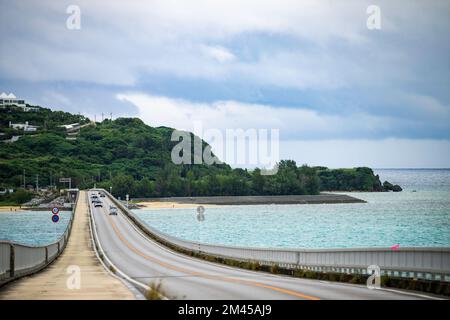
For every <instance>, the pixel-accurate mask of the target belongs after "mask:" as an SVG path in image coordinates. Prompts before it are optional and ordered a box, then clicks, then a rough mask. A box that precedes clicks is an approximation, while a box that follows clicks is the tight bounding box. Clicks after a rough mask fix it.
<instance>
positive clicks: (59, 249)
mask: <svg viewBox="0 0 450 320" xmlns="http://www.w3.org/2000/svg"><path fill="white" fill-rule="evenodd" d="M60 251H61V248H60V245H59V241H58V254H59V253H60Z"/></svg>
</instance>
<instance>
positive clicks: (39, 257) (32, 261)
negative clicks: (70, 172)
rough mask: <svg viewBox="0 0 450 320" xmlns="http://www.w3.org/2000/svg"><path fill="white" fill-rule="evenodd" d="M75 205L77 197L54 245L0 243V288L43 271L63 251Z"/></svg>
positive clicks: (70, 228)
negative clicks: (68, 218)
mask: <svg viewBox="0 0 450 320" xmlns="http://www.w3.org/2000/svg"><path fill="white" fill-rule="evenodd" d="M77 203H78V195H77V198H76V199H75V205H74V207H73V209H72V215H71V217H70V221H69V224H68V225H67V228H66V230H65V231H64V233H63V235H62V236H61V237H60V238H59V239H58V240H57V241H55V242H54V243H51V244H49V245H46V246H31V245H25V244H20V243H15V242H12V241H0V287H1V286H2V285H4V284H6V283H8V282H10V281H12V280H15V279H18V278H20V277H23V276H26V275H30V274H33V273H36V272H38V271H40V270H42V269H44V268H45V267H47V266H48V265H49V264H50V263H52V262H53V261H54V260H55V259H56V258H57V257H58V256H59V255H60V254H61V253H62V252H63V251H64V248H65V247H66V245H67V242H68V240H69V236H70V232H71V230H72V223H73V216H74V212H75V210H76V207H77Z"/></svg>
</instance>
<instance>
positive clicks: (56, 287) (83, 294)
mask: <svg viewBox="0 0 450 320" xmlns="http://www.w3.org/2000/svg"><path fill="white" fill-rule="evenodd" d="M87 205H88V204H87V193H86V192H85V191H81V192H80V195H79V199H78V204H77V208H76V211H75V215H74V221H73V226H72V232H71V235H70V238H69V242H68V243H67V247H66V249H65V250H64V252H63V253H62V254H61V256H60V257H59V258H58V259H57V260H56V261H55V262H53V263H52V264H51V265H50V266H48V267H47V268H46V269H44V270H43V271H41V272H39V273H37V274H35V275H31V276H28V277H25V278H22V279H19V280H17V281H14V282H12V283H10V284H8V285H6V286H5V287H4V288H2V289H0V300H2V299H3V300H6V299H34V300H36V299H38V300H66V299H74V300H90V299H100V300H111V299H120V300H124V299H126V300H131V299H135V295H134V294H133V293H132V292H131V291H130V289H128V288H127V286H126V285H125V284H124V283H123V282H122V281H120V280H118V279H116V278H115V277H113V276H111V275H110V274H109V273H108V272H107V271H106V270H105V269H104V268H103V267H102V265H101V264H100V262H99V261H98V259H97V257H96V255H95V252H94V250H93V248H92V242H91V238H90V231H89V216H88V215H89V212H88V207H87ZM69 266H78V267H80V272H81V285H80V289H69V288H68V287H67V281H68V279H69V277H71V275H72V274H71V273H67V269H68V267H69Z"/></svg>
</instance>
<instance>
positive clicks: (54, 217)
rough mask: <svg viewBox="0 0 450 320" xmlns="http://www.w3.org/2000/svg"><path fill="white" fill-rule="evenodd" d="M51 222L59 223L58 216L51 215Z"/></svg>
mask: <svg viewBox="0 0 450 320" xmlns="http://www.w3.org/2000/svg"><path fill="white" fill-rule="evenodd" d="M52 221H53V222H54V223H57V222H58V221H59V216H58V215H57V214H54V215H52Z"/></svg>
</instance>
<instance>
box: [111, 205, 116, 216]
mask: <svg viewBox="0 0 450 320" xmlns="http://www.w3.org/2000/svg"><path fill="white" fill-rule="evenodd" d="M109 214H110V215H112V216H117V207H115V206H109Z"/></svg>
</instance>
